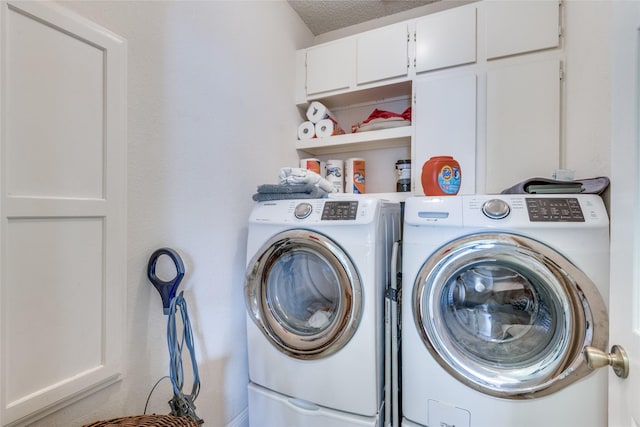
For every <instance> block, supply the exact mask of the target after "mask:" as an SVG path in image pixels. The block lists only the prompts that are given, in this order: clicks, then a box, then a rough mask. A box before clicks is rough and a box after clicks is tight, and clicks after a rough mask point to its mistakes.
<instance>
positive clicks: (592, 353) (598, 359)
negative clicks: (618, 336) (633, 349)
mask: <svg viewBox="0 0 640 427" xmlns="http://www.w3.org/2000/svg"><path fill="white" fill-rule="evenodd" d="M584 357H585V359H586V360H587V364H588V365H589V367H590V368H591V369H598V368H602V367H604V366H611V368H612V369H613V372H615V374H616V375H617V376H618V377H620V378H627V377H628V376H629V357H627V352H626V351H624V349H623V348H622V347H620V346H619V345H614V346H613V347H611V353H607V352H605V351H602V350H600V349H599V348H595V347H591V346H586V347H585V348H584Z"/></svg>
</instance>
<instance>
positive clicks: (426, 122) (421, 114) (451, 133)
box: [412, 73, 477, 195]
mask: <svg viewBox="0 0 640 427" xmlns="http://www.w3.org/2000/svg"><path fill="white" fill-rule="evenodd" d="M425 77H426V78H421V79H419V80H416V81H415V82H414V91H415V107H414V110H413V115H414V120H415V125H414V126H415V137H414V142H413V156H412V157H413V159H412V160H413V162H412V163H413V165H412V166H413V169H412V171H413V176H414V180H413V187H412V188H413V189H414V193H415V194H416V195H423V194H424V190H423V188H422V182H421V175H422V166H423V165H424V163H425V162H426V161H427V160H429V158H431V157H434V156H453V157H454V158H455V159H456V160H457V161H458V163H459V164H460V170H461V176H462V180H461V184H462V185H461V187H460V192H459V194H474V193H475V190H476V183H475V177H476V122H477V119H476V99H477V98H476V92H477V77H476V75H475V73H456V74H454V75H445V76H443V75H440V76H425ZM443 100H446V102H443Z"/></svg>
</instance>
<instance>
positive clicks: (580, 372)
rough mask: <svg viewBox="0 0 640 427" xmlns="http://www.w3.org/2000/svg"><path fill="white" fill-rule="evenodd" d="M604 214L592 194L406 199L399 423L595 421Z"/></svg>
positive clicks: (600, 376)
mask: <svg viewBox="0 0 640 427" xmlns="http://www.w3.org/2000/svg"><path fill="white" fill-rule="evenodd" d="M608 293H609V220H608V216H607V212H606V209H605V207H604V204H603V202H602V199H601V198H600V197H599V196H596V195H582V194H578V195H528V194H527V195H490V196H489V195H474V196H453V197H440V198H437V197H415V198H409V199H408V200H407V202H406V206H405V222H404V235H403V300H402V303H401V306H402V366H401V368H402V402H403V407H402V409H403V420H402V425H403V427H408V426H429V427H440V426H456V427H488V426H491V427H514V426H518V427H541V426H545V427H552V426H558V427H560V426H562V427H566V426H581V427H588V426H593V427H596V426H598V427H601V426H604V425H606V424H607V372H606V371H605V370H604V369H601V370H598V371H595V372H594V370H593V369H592V368H591V367H590V366H589V364H588V363H587V361H586V356H585V348H587V347H595V348H597V349H600V350H602V351H606V350H607V345H608V333H609V332H608V314H607V307H606V306H607V298H608Z"/></svg>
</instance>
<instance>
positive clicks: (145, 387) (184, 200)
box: [34, 1, 312, 427]
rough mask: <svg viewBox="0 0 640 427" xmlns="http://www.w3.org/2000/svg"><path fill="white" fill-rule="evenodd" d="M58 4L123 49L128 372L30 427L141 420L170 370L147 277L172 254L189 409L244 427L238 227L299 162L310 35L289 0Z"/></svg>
mask: <svg viewBox="0 0 640 427" xmlns="http://www.w3.org/2000/svg"><path fill="white" fill-rule="evenodd" d="M62 4H63V5H64V6H65V7H67V8H69V9H72V10H75V11H76V12H78V13H80V14H81V15H83V16H85V17H87V18H88V19H90V20H92V21H94V22H96V23H98V24H99V25H102V26H104V27H106V28H108V29H109V30H111V31H113V32H115V33H117V34H119V35H121V36H123V37H124V38H126V39H127V40H128V104H129V105H128V224H127V227H128V260H129V261H128V265H127V268H128V283H127V308H126V313H127V320H126V323H127V325H128V327H127V330H126V335H125V337H124V339H125V340H126V353H125V355H124V356H125V366H124V368H125V369H124V370H125V376H124V379H123V381H121V382H120V383H117V384H116V385H113V386H111V387H108V388H106V389H104V390H102V391H100V392H98V393H97V394H95V395H93V396H90V397H88V398H86V399H83V400H81V401H79V402H77V403H76V404H74V405H72V406H69V407H67V408H65V409H63V410H61V411H58V412H57V413H54V414H53V415H51V416H49V417H47V418H45V419H43V420H41V421H39V422H37V423H35V424H34V425H36V426H47V427H51V426H65V427H70V426H71V427H73V426H79V425H81V424H83V423H86V422H91V421H95V420H101V419H106V418H112V417H118V416H125V415H137V414H142V412H143V409H144V405H145V400H146V398H147V395H148V393H149V392H150V390H151V388H152V386H153V385H154V383H155V382H156V381H157V380H158V379H159V378H160V377H162V376H163V375H167V374H168V355H167V350H166V337H165V333H166V324H165V322H166V317H165V316H164V315H163V313H162V304H161V301H160V297H159V295H158V293H157V292H156V291H155V289H154V288H153V287H152V286H151V285H150V284H149V282H148V281H147V278H146V263H147V260H148V257H149V255H150V254H151V253H152V252H153V251H154V250H155V249H157V248H159V247H162V246H170V247H173V248H176V249H177V250H178V251H179V252H180V253H181V254H182V256H183V259H184V262H185V267H186V270H187V274H186V275H185V279H184V281H183V285H182V287H181V289H184V290H185V297H186V299H187V302H188V304H189V314H190V317H191V322H192V326H193V328H194V334H195V341H196V347H197V353H198V364H199V368H200V375H201V381H202V391H201V393H200V397H199V398H198V400H197V401H196V405H197V413H198V415H200V416H201V417H202V418H204V419H205V421H206V425H208V426H224V425H241V424H242V422H243V421H245V419H244V418H243V413H242V411H244V410H245V408H246V406H247V398H246V384H247V378H248V373H247V367H246V345H245V323H244V319H245V317H244V316H245V314H244V301H243V293H242V291H243V280H244V264H245V256H246V255H245V247H246V242H245V240H246V220H247V218H248V215H249V211H250V209H251V206H252V203H253V202H252V201H251V195H252V194H253V193H254V192H255V189H256V186H257V185H258V184H262V183H275V182H276V181H277V174H278V171H279V168H280V167H281V166H285V165H296V164H297V163H298V156H297V153H296V151H295V150H294V149H292V148H293V144H294V142H295V132H296V129H297V126H298V124H299V122H300V117H299V113H298V110H297V108H296V107H295V102H294V80H295V73H294V71H295V66H294V59H295V50H296V49H299V48H302V47H304V46H307V45H309V44H310V41H311V39H312V35H311V33H310V32H309V31H308V30H307V29H306V27H305V26H304V24H303V23H302V21H301V20H300V18H299V17H298V16H297V15H295V13H294V12H293V10H292V9H291V8H290V7H289V5H288V4H287V3H286V2H284V1H270V2H263V1H243V2H233V1H215V2H185V1H180V2H122V1H106V2H91V1H89V2H75V1H74V2H62ZM187 358H188V355H185V363H187V362H186V360H187ZM186 368H187V370H188V371H189V370H190V369H189V365H188V363H187V365H186ZM190 385H191V384H190V381H187V385H186V387H185V392H190ZM171 397H172V391H171V388H170V383H169V381H167V380H165V381H163V382H162V383H161V385H160V386H159V387H158V388H157V389H156V391H155V392H154V394H153V395H152V398H151V402H150V406H149V410H148V412H155V413H168V412H169V407H168V405H167V401H168V400H169V399H170V398H171Z"/></svg>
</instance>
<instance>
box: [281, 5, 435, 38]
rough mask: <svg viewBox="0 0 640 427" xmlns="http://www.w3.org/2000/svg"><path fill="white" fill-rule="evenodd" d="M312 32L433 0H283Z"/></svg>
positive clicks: (330, 28) (345, 24) (385, 14)
mask: <svg viewBox="0 0 640 427" xmlns="http://www.w3.org/2000/svg"><path fill="white" fill-rule="evenodd" d="M287 1H288V2H289V4H290V5H291V7H292V8H293V9H294V10H295V11H296V13H297V14H298V15H300V17H301V18H302V20H303V21H304V23H305V24H306V25H307V27H308V28H309V30H311V32H312V33H313V34H314V35H316V36H317V35H319V34H324V33H327V32H329V31H334V30H338V29H341V28H345V27H349V26H351V25H355V24H360V23H361V22H366V21H370V20H372V19H376V18H382V17H384V16H388V15H393V14H394V13H399V12H403V11H405V10H409V9H413V8H416V7H420V6H424V5H426V4H429V3H433V2H435V1H436V0H287Z"/></svg>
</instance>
